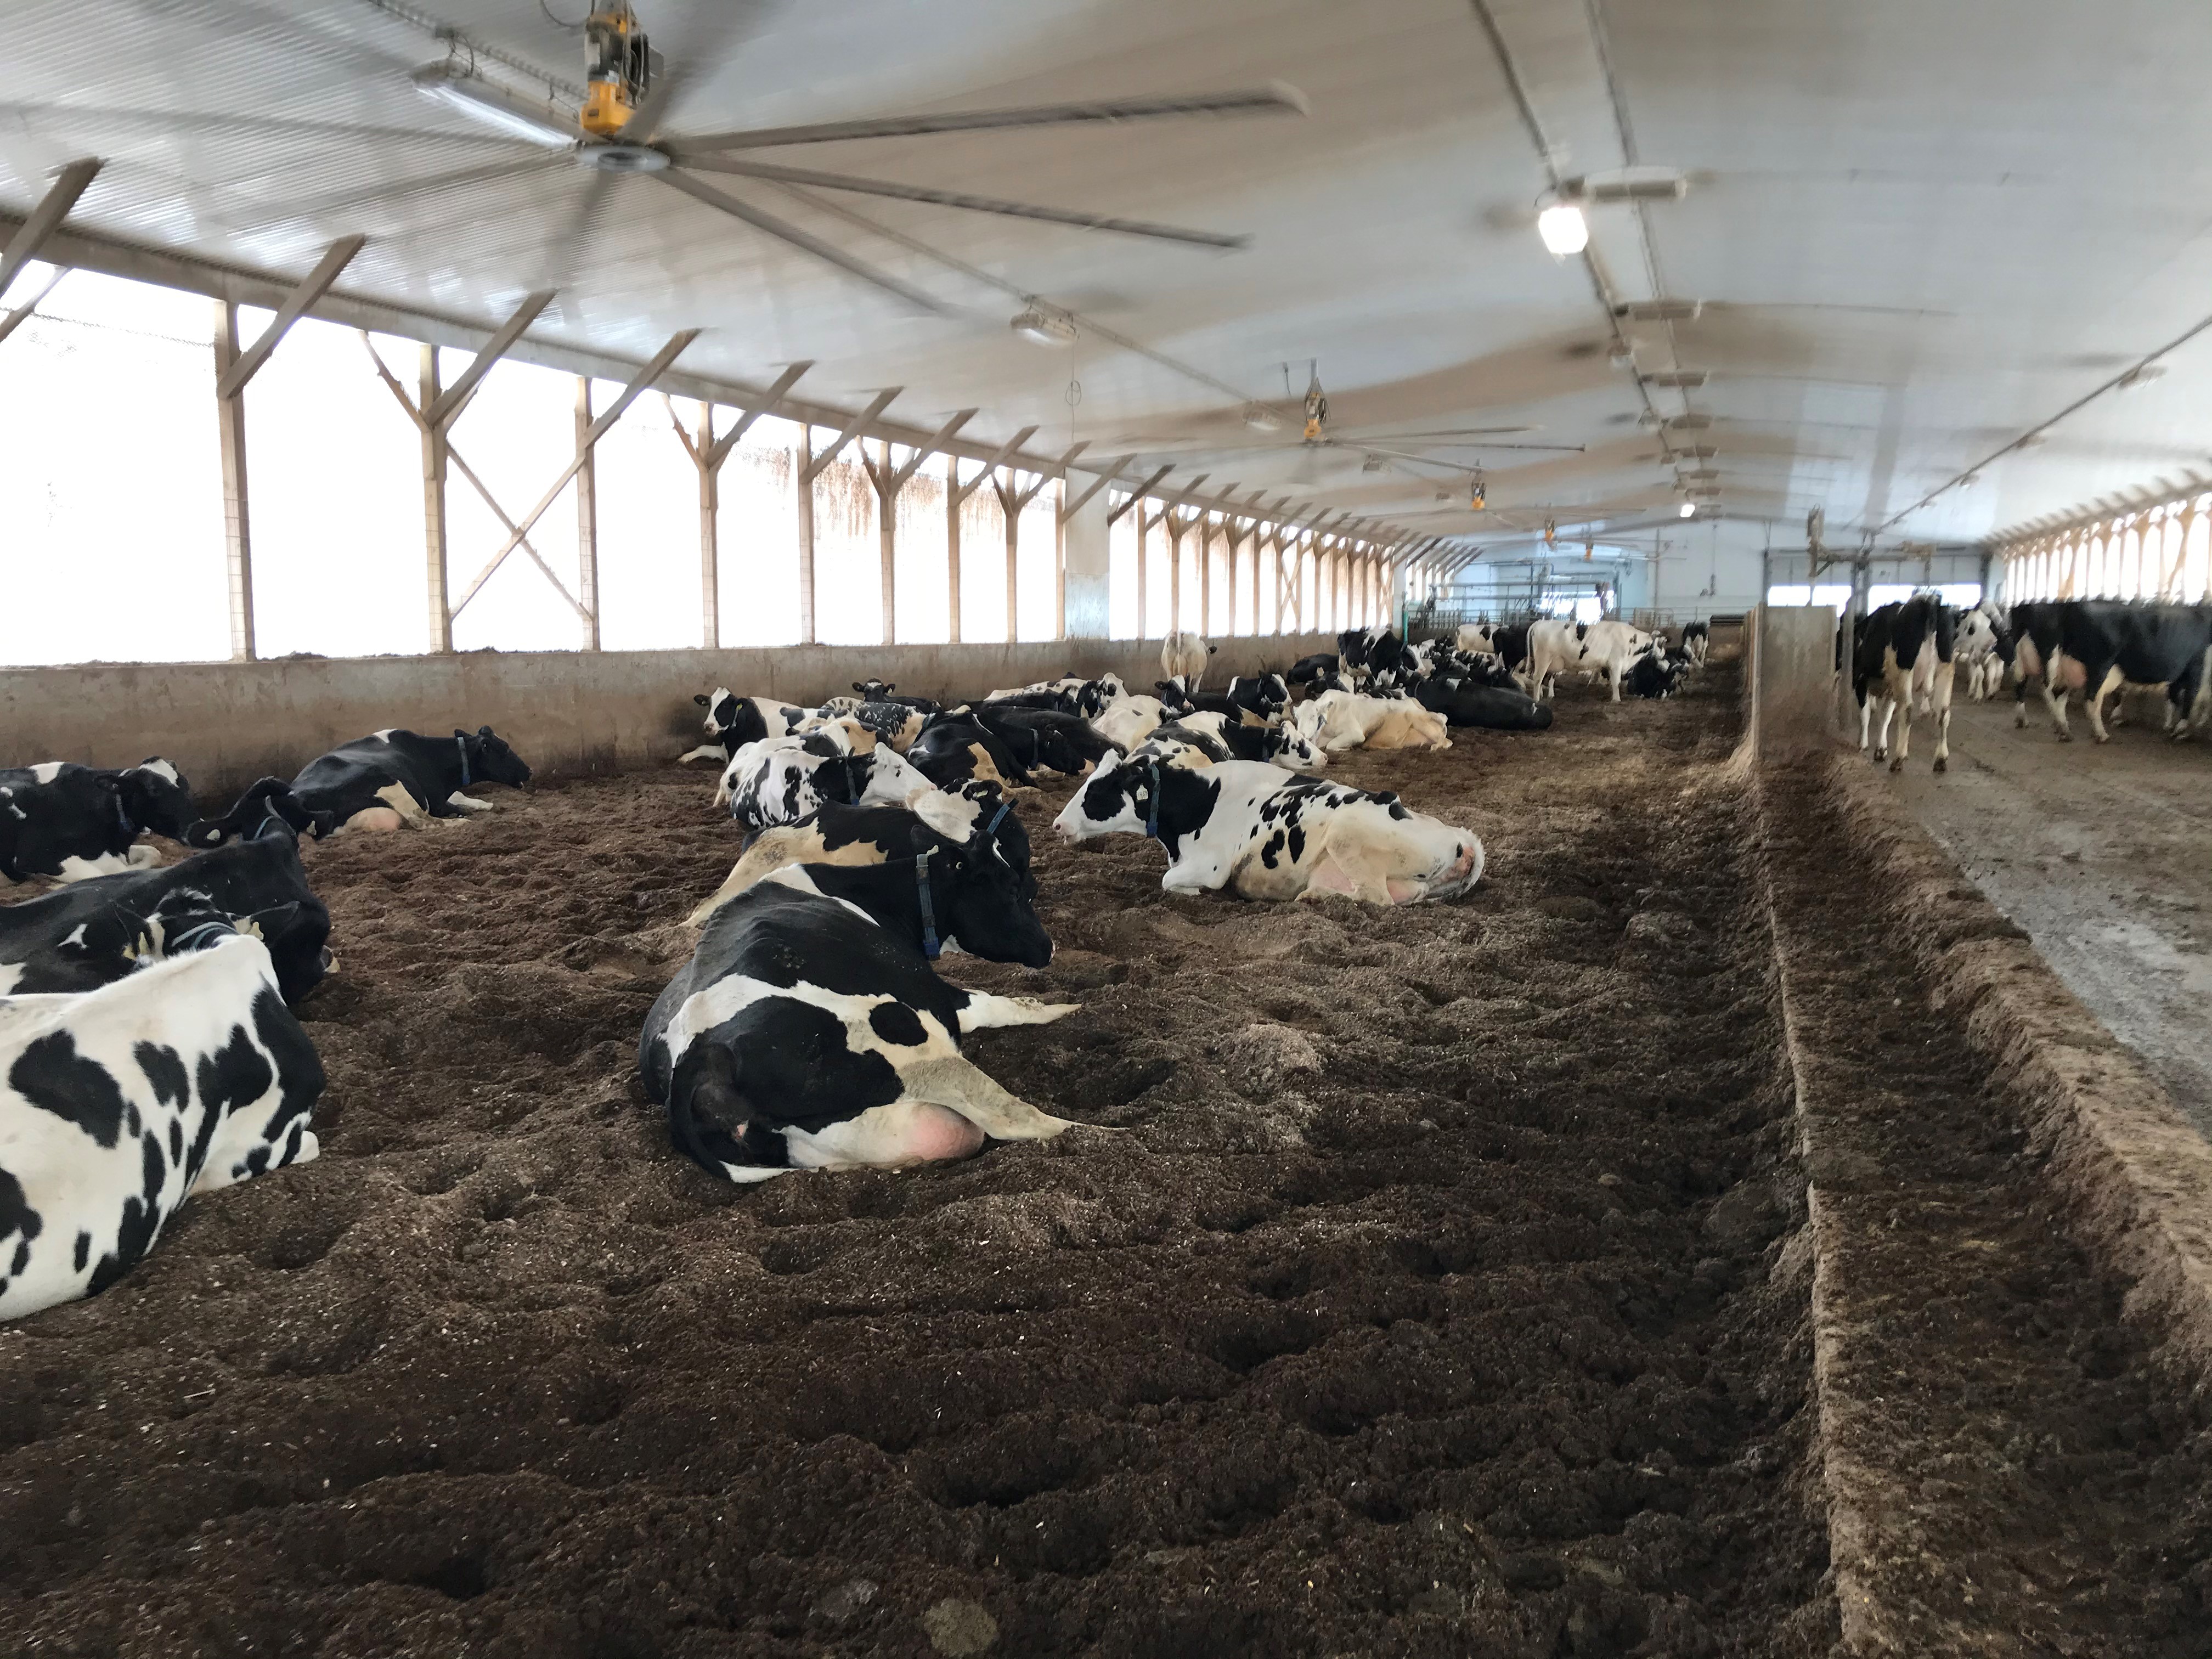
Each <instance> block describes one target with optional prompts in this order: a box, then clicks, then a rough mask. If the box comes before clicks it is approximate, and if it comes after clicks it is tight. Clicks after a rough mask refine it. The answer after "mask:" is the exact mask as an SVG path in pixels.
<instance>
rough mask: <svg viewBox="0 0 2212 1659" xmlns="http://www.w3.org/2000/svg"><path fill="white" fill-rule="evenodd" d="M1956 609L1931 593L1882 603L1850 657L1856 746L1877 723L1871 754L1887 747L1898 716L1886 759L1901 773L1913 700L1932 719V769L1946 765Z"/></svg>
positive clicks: (1878, 754) (1908, 743)
mask: <svg viewBox="0 0 2212 1659" xmlns="http://www.w3.org/2000/svg"><path fill="white" fill-rule="evenodd" d="M1956 629H1957V613H1956V612H1954V611H1953V610H1952V609H1951V608H1950V607H1949V606H1948V605H1945V604H1944V603H1943V601H1942V599H1938V598H1937V597H1936V595H1934V594H1932V593H1921V594H1917V595H1915V596H1914V597H1913V598H1911V599H1906V600H1905V601H1903V602H1902V603H1901V604H1893V605H1884V606H1882V607H1881V610H1879V611H1875V613H1874V614H1873V615H1872V616H1870V617H1867V618H1866V619H1865V622H1864V624H1863V626H1862V627H1861V629H1859V630H1858V639H1857V647H1856V649H1855V650H1854V651H1853V653H1852V659H1851V691H1852V693H1853V695H1854V696H1857V698H1858V702H1859V749H1860V750H1861V752H1862V753H1863V752H1864V751H1865V750H1866V747H1867V740H1868V736H1869V722H1870V721H1874V720H1875V719H1876V716H1877V715H1878V716H1879V723H1878V724H1877V725H1876V726H1875V728H1874V732H1873V738H1874V757H1875V759H1876V760H1880V759H1881V758H1882V757H1883V756H1884V755H1885V754H1887V753H1888V750H1889V723H1890V720H1891V717H1892V716H1895V717H1896V719H1897V754H1896V756H1895V757H1893V759H1892V760H1891V761H1890V763H1889V769H1890V770H1891V771H1893V772H1902V771H1903V770H1904V769H1905V757H1906V754H1907V753H1908V751H1909V750H1910V748H1911V741H1912V711H1913V708H1914V705H1915V704H1916V703H1917V704H1919V705H1920V706H1921V707H1922V708H1924V709H1926V710H1927V712H1928V713H1929V714H1933V715H1934V716H1935V717H1936V770H1937V771H1938V772H1945V771H1948V770H1949V769H1950V762H1951V678H1952V662H1953V658H1954V653H1955V651H1956V648H1957V632H1956Z"/></svg>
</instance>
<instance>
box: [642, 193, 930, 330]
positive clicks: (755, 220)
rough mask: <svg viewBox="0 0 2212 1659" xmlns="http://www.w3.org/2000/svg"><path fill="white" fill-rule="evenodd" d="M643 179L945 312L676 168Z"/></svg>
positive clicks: (837, 250) (897, 283) (912, 291)
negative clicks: (648, 179)
mask: <svg viewBox="0 0 2212 1659" xmlns="http://www.w3.org/2000/svg"><path fill="white" fill-rule="evenodd" d="M646 176H647V177H648V178H653V179H659V180H660V182H661V183H662V184H664V185H669V186H671V188H673V189H676V190H680V191H683V192H684V194H685V195H686V196H689V197H692V198H693V199H695V200H696V201H701V202H704V203H705V204H707V205H708V207H712V208H720V210H722V211H723V212H725V213H726V214H728V215H729V216H731V217H732V218H733V219H742V220H744V222H745V223H747V224H749V225H750V226H751V227H752V228H754V229H755V230H757V231H763V232H765V233H766V234H769V235H770V236H773V237H775V239H776V240H779V241H783V242H788V243H789V244H790V245H791V246H793V247H795V248H798V249H799V250H801V251H802V252H807V253H811V254H812V255H813V256H814V257H815V258H817V259H820V260H822V261H823V262H824V263H825V264H833V265H835V266H836V267H837V269H838V270H842V271H844V272H846V273H848V275H850V276H857V277H859V278H860V280H861V281H862V282H864V283H872V284H873V285H874V286H875V287H877V288H879V289H883V290H884V293H886V294H895V295H897V296H898V297H899V298H900V299H902V300H903V301H906V302H907V303H908V305H910V306H914V307H917V308H918V309H920V310H922V311H927V312H933V313H943V311H944V309H945V307H942V306H940V305H939V304H938V303H937V301H934V300H933V299H931V298H930V297H929V295H927V294H924V293H923V292H922V291H921V289H915V288H909V287H908V286H907V285H906V284H905V283H902V282H900V281H899V280H898V278H896V276H885V275H884V273H883V272H882V271H880V270H877V269H876V268H875V267H874V266H872V265H868V264H862V263H861V262H860V260H858V259H855V258H854V257H853V256H852V255H851V254H849V253H847V252H844V251H843V250H842V249H841V248H835V247H832V246H829V243H827V242H825V241H823V240H822V239H821V238H820V237H818V236H813V235H810V234H808V233H806V232H805V231H803V230H801V229H800V228H799V227H798V226H797V225H794V224H791V223H788V222H786V221H784V220H781V219H779V218H777V217H776V216H775V215H774V214H770V213H763V212H762V211H761V210H759V209H758V208H757V207H754V206H752V205H751V204H749V203H745V202H740V201H739V200H738V198H737V197H734V196H729V195H725V194H724V193H723V192H722V191H719V190H716V189H715V188H714V185H710V184H707V183H705V182H703V181H702V180H701V179H694V178H693V177H692V176H691V175H690V173H682V172H678V170H677V169H676V168H674V167H670V168H668V169H667V170H666V171H665V172H661V173H649V174H647V175H646Z"/></svg>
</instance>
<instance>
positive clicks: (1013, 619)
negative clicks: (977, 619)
mask: <svg viewBox="0 0 2212 1659" xmlns="http://www.w3.org/2000/svg"><path fill="white" fill-rule="evenodd" d="M1014 477H1015V475H1014V474H1013V473H1012V472H1009V473H1008V474H1007V475H1006V483H1004V484H1001V483H1000V482H999V481H998V479H997V478H996V477H994V478H993V479H992V480H991V488H992V489H994V490H996V491H997V492H998V496H999V509H1000V517H1001V518H1002V519H1004V520H1006V643H1007V644H1008V645H1012V644H1013V643H1014V642H1015V641H1017V640H1018V639H1020V638H1021V636H1022V630H1021V613H1020V609H1019V607H1018V605H1016V604H1015V602H1014V601H1015V594H1016V592H1017V584H1018V582H1019V581H1020V580H1021V576H1020V574H1019V567H1020V563H1021V548H1022V501H1021V495H1020V492H1019V491H1018V490H1016V489H1013V488H1012V483H1013V479H1014Z"/></svg>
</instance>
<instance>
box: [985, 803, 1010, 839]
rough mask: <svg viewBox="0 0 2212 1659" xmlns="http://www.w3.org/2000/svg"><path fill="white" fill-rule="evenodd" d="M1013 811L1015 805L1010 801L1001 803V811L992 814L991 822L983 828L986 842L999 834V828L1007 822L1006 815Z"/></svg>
mask: <svg viewBox="0 0 2212 1659" xmlns="http://www.w3.org/2000/svg"><path fill="white" fill-rule="evenodd" d="M1013 810H1014V804H1013V802H1012V801H1010V800H1006V801H1000V803H999V810H998V811H995V812H994V813H993V814H991V821H990V822H989V823H987V824H985V825H984V826H983V839H984V840H985V841H988V840H990V839H991V837H992V836H995V835H997V834H998V833H999V826H1000V824H1002V823H1005V822H1006V814H1007V813H1009V812H1011V811H1013Z"/></svg>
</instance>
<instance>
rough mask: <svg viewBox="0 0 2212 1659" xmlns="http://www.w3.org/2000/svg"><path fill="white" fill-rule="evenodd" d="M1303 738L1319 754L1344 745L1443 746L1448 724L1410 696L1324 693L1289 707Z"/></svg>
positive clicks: (1337, 751) (1448, 744)
mask: <svg viewBox="0 0 2212 1659" xmlns="http://www.w3.org/2000/svg"><path fill="white" fill-rule="evenodd" d="M1291 720H1293V721H1295V722H1296V723H1297V729H1298V730H1299V731H1300V732H1303V733H1304V735H1305V737H1306V738H1307V740H1308V741H1309V742H1310V743H1311V744H1313V745H1314V747H1316V749H1318V750H1321V751H1322V753H1323V754H1324V755H1340V754H1342V753H1344V752H1345V750H1347V749H1449V748H1450V747H1451V746H1452V744H1451V726H1450V723H1449V721H1447V720H1445V719H1444V717H1443V715H1442V714H1437V713H1436V712H1434V711H1433V710H1431V709H1427V708H1422V707H1421V705H1420V704H1419V703H1417V702H1414V701H1413V699H1412V698H1411V697H1370V696H1368V695H1367V694H1366V693H1365V692H1364V691H1324V692H1322V694H1321V696H1318V697H1313V698H1310V699H1308V700H1307V701H1306V702H1302V703H1300V704H1299V705H1298V706H1297V708H1295V709H1293V710H1291Z"/></svg>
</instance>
